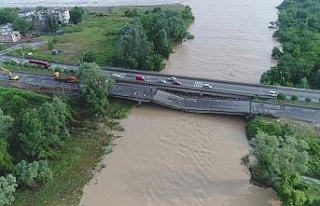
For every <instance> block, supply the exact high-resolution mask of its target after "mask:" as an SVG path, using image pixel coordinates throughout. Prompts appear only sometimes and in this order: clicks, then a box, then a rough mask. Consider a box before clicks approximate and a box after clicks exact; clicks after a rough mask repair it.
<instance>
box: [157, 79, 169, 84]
mask: <svg viewBox="0 0 320 206" xmlns="http://www.w3.org/2000/svg"><path fill="white" fill-rule="evenodd" d="M157 83H161V84H166V83H167V81H166V80H164V79H158V80H157Z"/></svg>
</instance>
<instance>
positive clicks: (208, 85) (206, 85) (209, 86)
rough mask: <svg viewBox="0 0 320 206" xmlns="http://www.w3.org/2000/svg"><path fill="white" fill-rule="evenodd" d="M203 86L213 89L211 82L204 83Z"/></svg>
mask: <svg viewBox="0 0 320 206" xmlns="http://www.w3.org/2000/svg"><path fill="white" fill-rule="evenodd" d="M202 88H205V89H212V86H211V85H210V84H207V83H205V84H203V86H202Z"/></svg>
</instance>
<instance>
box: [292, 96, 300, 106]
mask: <svg viewBox="0 0 320 206" xmlns="http://www.w3.org/2000/svg"><path fill="white" fill-rule="evenodd" d="M298 99H299V97H298V96H297V95H292V96H291V101H292V103H293V104H294V103H295V102H296V101H298Z"/></svg>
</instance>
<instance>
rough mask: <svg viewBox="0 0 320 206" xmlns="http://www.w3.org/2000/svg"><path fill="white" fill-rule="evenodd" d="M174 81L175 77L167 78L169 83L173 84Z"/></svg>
mask: <svg viewBox="0 0 320 206" xmlns="http://www.w3.org/2000/svg"><path fill="white" fill-rule="evenodd" d="M175 80H177V78H176V77H169V78H168V81H169V82H173V81H175Z"/></svg>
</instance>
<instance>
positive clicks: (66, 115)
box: [0, 63, 113, 205]
mask: <svg viewBox="0 0 320 206" xmlns="http://www.w3.org/2000/svg"><path fill="white" fill-rule="evenodd" d="M77 78H79V81H80V86H81V87H80V97H78V98H77V99H74V98H73V99H69V100H64V99H61V98H58V97H55V96H54V97H46V96H43V95H38V94H35V93H33V92H28V91H21V90H17V89H6V90H4V91H1V93H0V194H1V195H0V205H10V204H12V203H13V202H14V200H15V198H14V194H15V192H16V190H26V189H31V190H34V189H39V188H41V186H42V185H44V184H45V183H46V182H47V181H50V180H51V179H52V178H53V177H54V175H55V174H53V172H52V170H51V169H50V161H53V160H55V161H57V160H56V159H55V158H56V157H57V152H59V149H60V147H61V145H62V144H63V142H64V140H66V139H67V138H69V137H70V134H69V128H70V126H72V123H73V122H74V121H75V120H74V119H73V118H74V117H73V116H75V115H76V114H75V110H87V111H88V112H89V114H91V115H90V116H92V117H97V116H98V117H99V116H103V115H105V114H106V108H107V106H108V103H109V102H108V91H109V88H110V86H111V85H112V84H113V81H112V79H111V78H110V77H109V76H107V75H105V74H104V73H103V72H102V71H101V70H100V68H99V67H98V66H97V65H96V64H89V63H85V64H83V65H81V66H80V68H79V71H78V74H77ZM0 89H1V88H0ZM71 102H76V104H74V103H73V104H72V103H71ZM72 114H73V115H72Z"/></svg>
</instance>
